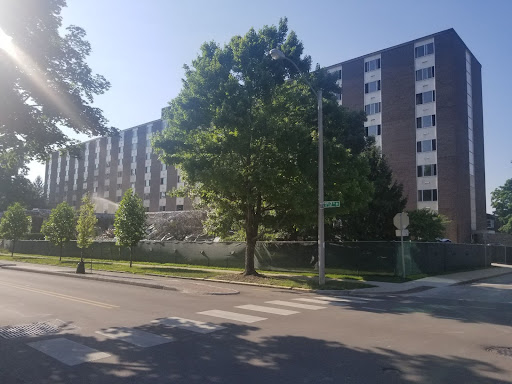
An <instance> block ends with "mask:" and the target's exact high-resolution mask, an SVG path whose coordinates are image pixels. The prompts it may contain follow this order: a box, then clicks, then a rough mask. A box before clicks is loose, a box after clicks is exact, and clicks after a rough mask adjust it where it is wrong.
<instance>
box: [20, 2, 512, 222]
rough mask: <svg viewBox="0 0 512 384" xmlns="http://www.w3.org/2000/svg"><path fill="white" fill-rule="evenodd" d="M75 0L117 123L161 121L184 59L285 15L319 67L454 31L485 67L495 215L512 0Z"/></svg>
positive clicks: (506, 172) (35, 169)
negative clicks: (205, 45) (106, 83)
mask: <svg viewBox="0 0 512 384" xmlns="http://www.w3.org/2000/svg"><path fill="white" fill-rule="evenodd" d="M67 2H68V6H67V8H65V9H64V10H63V13H62V16H63V24H64V26H67V25H70V24H73V25H78V26H80V27H82V28H84V29H85V30H86V32H87V40H88V41H89V42H90V43H91V45H92V50H93V51H92V54H91V56H90V57H89V59H88V63H89V65H90V66H91V68H92V69H93V71H94V72H95V73H99V74H102V75H103V76H105V77H106V78H107V79H108V80H109V81H110V82H111V84H112V87H111V89H110V90H109V91H108V92H107V93H106V94H104V95H100V96H98V97H96V99H95V103H94V105H95V106H97V107H99V108H101V109H102V110H103V112H104V115H105V117H106V118H107V119H108V120H109V121H110V124H111V125H113V126H115V127H116V128H119V129H126V128H130V127H133V126H136V125H139V124H142V123H145V122H149V121H152V120H156V119H159V118H160V110H161V108H162V107H165V106H166V105H167V103H168V102H169V101H170V100H172V99H173V98H174V97H176V96H177V95H178V93H179V91H180V89H181V79H182V77H183V65H184V64H190V63H191V61H192V60H193V59H194V58H195V57H196V56H197V55H198V53H199V48H200V46H201V44H202V43H203V42H205V41H212V40H213V41H215V42H217V43H218V44H221V45H222V44H224V43H227V42H228V41H229V40H230V39H231V37H232V36H235V35H244V34H245V33H246V32H247V31H248V30H249V29H250V28H251V27H254V28H255V29H260V28H261V27H263V26H264V25H277V24H278V22H279V19H280V18H281V17H287V18H288V27H289V29H290V30H293V31H295V32H296V33H297V35H298V37H299V39H300V40H302V42H303V43H304V48H305V53H306V54H308V55H310V56H311V57H312V59H313V63H314V64H316V63H319V64H320V65H321V66H328V65H332V64H336V63H338V62H341V61H344V60H348V59H351V58H355V57H358V56H362V55H365V54H368V53H371V52H373V51H378V50H381V49H383V48H387V47H390V46H393V45H396V44H400V43H404V42H406V41H410V40H414V39H417V38H420V37H422V36H425V35H429V34H432V33H435V32H439V31H442V30H445V29H448V28H454V29H455V31H456V32H457V33H458V34H459V36H460V37H461V38H462V40H463V41H464V42H465V43H466V45H467V46H468V48H469V49H470V50H471V52H472V53H473V54H474V55H475V56H476V58H477V59H478V60H479V61H480V63H481V64H482V81H483V104H484V105H483V106H484V132H485V162H486V190H487V207H488V208H487V211H488V212H491V211H492V209H491V208H490V193H491V191H493V190H494V189H495V188H497V187H498V186H500V185H503V184H504V183H505V181H506V180H507V179H509V178H511V177H512V162H511V161H512V151H511V150H510V145H511V143H512V129H511V127H510V126H509V125H508V123H507V121H508V118H507V116H508V114H509V113H510V111H509V110H508V108H509V107H510V106H509V102H508V96H507V95H509V94H510V90H509V89H508V88H509V87H511V85H512V83H511V82H512V80H511V78H510V77H508V75H507V73H511V71H510V69H509V68H507V66H508V64H507V63H512V49H511V48H510V47H511V44H510V37H511V36H512V24H511V23H510V15H511V14H512V1H510V0H487V1H475V0H442V1H439V0H429V1H410V0H386V1H382V0H380V1H379V0H377V1H374V0H364V1H360V0H337V1H336V0H332V1H327V0H326V1H322V0H319V1H315V2H311V1H308V2H306V1H303V0H294V1H288V0H272V1H269V0H259V1H240V0H239V1H232V0H217V1H211V0H209V1H208V0H194V1H184V0H180V1H178V0H144V1H134V0H131V1H130V0H108V1H105V0H67ZM505 111H507V113H505ZM75 137H76V138H81V139H84V140H85V139H87V137H85V136H82V137H80V136H75ZM38 175H41V176H43V177H44V165H41V164H37V163H31V169H30V173H29V178H30V179H32V180H33V179H35V177H36V176H38Z"/></svg>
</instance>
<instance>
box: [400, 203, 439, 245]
mask: <svg viewBox="0 0 512 384" xmlns="http://www.w3.org/2000/svg"><path fill="white" fill-rule="evenodd" d="M408 214H409V221H410V223H409V226H408V227H407V229H408V230H409V234H410V236H411V237H412V238H413V239H414V240H419V241H436V239H438V238H442V237H444V233H445V231H446V226H447V225H448V223H449V220H448V219H447V217H446V216H444V215H441V214H439V213H437V212H435V211H432V210H430V209H428V208H423V209H415V210H414V211H408Z"/></svg>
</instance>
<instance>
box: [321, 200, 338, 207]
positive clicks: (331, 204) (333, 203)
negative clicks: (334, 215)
mask: <svg viewBox="0 0 512 384" xmlns="http://www.w3.org/2000/svg"><path fill="white" fill-rule="evenodd" d="M339 206H340V202H339V201H324V208H338V207H339Z"/></svg>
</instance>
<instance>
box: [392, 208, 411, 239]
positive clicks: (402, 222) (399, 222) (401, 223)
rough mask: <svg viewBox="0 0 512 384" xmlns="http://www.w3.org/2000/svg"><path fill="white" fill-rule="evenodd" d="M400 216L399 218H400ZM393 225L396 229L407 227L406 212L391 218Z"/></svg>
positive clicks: (407, 218) (407, 217)
mask: <svg viewBox="0 0 512 384" xmlns="http://www.w3.org/2000/svg"><path fill="white" fill-rule="evenodd" d="M400 216H401V217H400ZM393 224H395V227H396V228H397V229H405V228H407V227H408V226H409V215H408V214H407V212H400V213H397V214H396V215H395V217H393ZM397 236H400V235H397Z"/></svg>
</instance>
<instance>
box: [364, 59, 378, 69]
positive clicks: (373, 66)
mask: <svg viewBox="0 0 512 384" xmlns="http://www.w3.org/2000/svg"><path fill="white" fill-rule="evenodd" d="M379 68H380V58H379V59H374V60H369V61H367V62H365V63H364V71H365V72H371V71H375V70H376V69H379Z"/></svg>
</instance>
